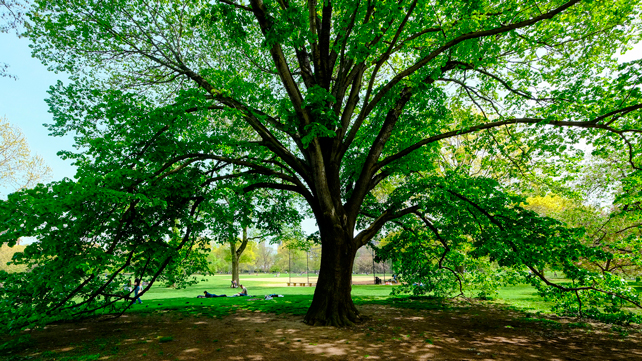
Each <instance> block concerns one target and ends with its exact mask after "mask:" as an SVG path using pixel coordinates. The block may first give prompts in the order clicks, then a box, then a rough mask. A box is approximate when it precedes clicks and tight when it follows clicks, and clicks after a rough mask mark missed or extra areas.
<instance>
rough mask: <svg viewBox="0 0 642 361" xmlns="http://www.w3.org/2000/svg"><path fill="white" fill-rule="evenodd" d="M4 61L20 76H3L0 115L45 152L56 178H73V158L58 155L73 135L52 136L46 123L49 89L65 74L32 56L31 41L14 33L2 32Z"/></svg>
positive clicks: (0, 48)
mask: <svg viewBox="0 0 642 361" xmlns="http://www.w3.org/2000/svg"><path fill="white" fill-rule="evenodd" d="M0 54H1V55H0V62H3V63H7V64H9V70H8V72H9V73H10V74H12V75H15V76H17V77H18V80H14V79H10V78H2V77H0V116H6V118H7V119H8V120H9V122H10V123H11V124H13V125H16V126H18V127H20V129H21V130H22V132H23V133H24V134H25V137H26V139H27V142H28V143H29V147H30V148H31V151H32V152H33V153H36V154H39V155H40V156H42V157H43V158H44V160H45V162H46V163H47V165H49V167H51V168H52V170H53V175H52V176H53V180H60V179H63V178H65V177H69V178H73V176H74V174H75V173H76V171H75V169H74V167H73V166H72V165H71V162H70V161H63V160H62V159H60V157H58V156H57V155H56V153H57V152H58V151H59V150H62V149H71V148H72V145H73V137H71V136H68V137H50V136H49V135H48V133H49V132H48V131H47V129H46V128H45V127H44V126H43V124H46V123H51V122H52V117H51V114H49V112H48V107H47V103H45V101H44V99H45V98H47V89H48V88H49V86H50V85H52V84H55V83H56V81H57V80H63V81H65V80H66V79H67V77H66V76H65V75H64V74H54V73H53V72H50V71H47V69H46V68H45V67H44V66H43V65H42V64H40V61H39V60H37V59H34V58H32V57H31V49H29V41H28V40H27V39H24V38H22V39H19V38H18V37H16V36H15V35H14V34H13V33H10V34H0Z"/></svg>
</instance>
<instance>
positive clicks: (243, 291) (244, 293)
mask: <svg viewBox="0 0 642 361" xmlns="http://www.w3.org/2000/svg"><path fill="white" fill-rule="evenodd" d="M239 287H240V288H241V292H239V293H237V294H235V295H232V296H229V297H239V296H247V288H245V286H243V285H242V284H239Z"/></svg>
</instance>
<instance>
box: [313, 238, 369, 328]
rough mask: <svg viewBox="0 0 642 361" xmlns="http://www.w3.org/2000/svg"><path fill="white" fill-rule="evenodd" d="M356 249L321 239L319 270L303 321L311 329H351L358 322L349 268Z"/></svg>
mask: <svg viewBox="0 0 642 361" xmlns="http://www.w3.org/2000/svg"><path fill="white" fill-rule="evenodd" d="M356 253H357V249H356V247H354V246H352V245H350V244H346V242H344V241H334V242H332V241H327V240H324V243H323V248H322V250H321V270H320V272H319V280H318V281H317V286H316V289H315V291H314V298H313V300H312V305H311V306H310V308H309V309H308V313H307V314H306V315H305V319H304V322H305V323H307V324H308V325H314V326H350V325H353V324H354V323H356V322H359V321H361V319H362V318H361V316H360V315H359V311H358V310H357V309H356V307H355V306H354V303H353V302H352V296H351V291H352V266H353V264H354V258H355V255H356Z"/></svg>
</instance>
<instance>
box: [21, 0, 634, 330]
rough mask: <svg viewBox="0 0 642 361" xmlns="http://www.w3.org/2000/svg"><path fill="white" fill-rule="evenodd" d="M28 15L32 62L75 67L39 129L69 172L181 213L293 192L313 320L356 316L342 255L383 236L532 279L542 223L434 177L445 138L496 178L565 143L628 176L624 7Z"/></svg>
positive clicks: (281, 7)
mask: <svg viewBox="0 0 642 361" xmlns="http://www.w3.org/2000/svg"><path fill="white" fill-rule="evenodd" d="M29 18H30V21H31V22H32V29H31V30H30V31H29V32H28V33H29V36H30V37H31V39H32V40H33V42H34V54H35V56H37V57H38V58H40V59H42V61H43V62H44V63H45V64H47V65H48V66H50V67H51V68H52V69H57V70H65V71H67V72H69V73H71V74H72V75H71V79H73V82H72V83H71V84H69V85H66V86H63V85H62V84H59V85H57V86H55V87H53V88H52V90H51V98H50V100H49V102H50V105H51V110H52V112H53V114H54V117H55V124H53V125H52V126H51V130H52V132H53V133H54V134H64V133H67V132H77V133H78V137H77V139H78V140H77V142H78V144H77V145H78V149H79V152H78V153H77V154H73V153H71V152H69V153H67V155H68V156H69V157H75V158H76V164H78V165H79V166H80V169H81V171H80V173H82V174H80V176H81V178H83V177H86V178H87V179H92V178H99V177H105V176H106V175H108V174H113V173H114V172H120V173H121V174H126V175H127V177H129V178H127V179H126V180H123V184H122V187H121V188H119V190H120V191H122V192H124V193H126V194H131V197H143V196H145V197H149V195H147V194H141V192H145V191H146V189H148V188H145V185H146V184H152V183H153V184H155V185H156V186H158V185H162V184H165V183H166V182H170V181H171V182H176V181H177V180H176V179H177V178H176V177H178V175H181V177H182V178H180V179H181V182H182V183H181V185H180V194H181V196H183V197H184V198H182V199H183V200H181V201H180V202H178V203H172V204H173V205H176V207H178V208H180V207H183V208H185V209H186V210H184V211H183V210H179V209H178V208H177V210H176V212H175V213H176V214H174V215H173V216H174V217H179V216H180V217H184V218H189V217H190V216H191V215H193V214H196V213H198V211H197V208H198V207H199V205H204V204H206V202H201V203H199V202H200V199H201V198H198V197H202V196H203V194H207V192H208V191H207V189H208V187H211V186H213V184H215V182H216V180H218V179H222V178H225V177H228V178H231V177H233V178H236V179H237V180H238V181H239V182H243V183H244V185H243V187H242V189H243V191H247V192H249V191H253V190H256V189H259V188H267V189H270V188H271V189H273V190H276V191H284V192H293V193H296V194H298V195H299V196H300V197H302V198H303V199H304V200H305V202H306V203H307V206H308V207H309V210H310V212H311V214H312V215H313V217H314V218H315V220H316V222H317V224H318V227H319V239H320V242H321V244H322V257H321V270H320V274H319V279H318V283H317V287H316V290H315V294H314V299H313V302H312V305H311V307H310V309H309V311H308V313H307V315H306V316H305V322H307V323H309V324H314V325H347V324H352V323H353V322H355V321H358V320H359V319H360V314H359V312H358V310H357V309H356V308H355V306H354V304H353V302H352V300H351V295H350V292H351V272H352V269H353V262H354V257H355V254H356V252H357V250H358V249H359V248H360V247H362V246H364V245H365V244H367V243H368V242H370V241H371V240H372V239H373V237H375V236H376V235H377V234H379V233H380V232H381V231H382V229H384V227H391V229H392V228H394V227H397V228H398V229H403V226H404V225H405V224H407V223H408V222H415V223H417V224H423V226H424V229H425V232H426V234H434V235H435V236H433V237H437V238H434V239H437V240H441V239H438V237H439V236H438V235H440V234H442V233H443V232H444V231H446V235H450V236H452V237H470V236H475V237H476V236H477V235H479V242H478V245H479V247H480V248H481V249H482V250H485V251H486V253H487V254H488V253H490V254H491V255H492V256H493V257H500V258H502V257H503V260H504V261H505V262H504V263H506V264H511V265H513V266H517V265H522V266H529V267H532V268H533V269H534V270H537V267H538V264H534V263H537V262H538V261H537V258H536V257H535V255H536V254H537V252H539V251H541V250H542V248H540V249H539V250H530V251H532V252H534V253H530V254H529V256H528V257H522V255H521V253H520V252H522V251H523V250H524V249H528V247H529V246H530V243H529V242H527V240H528V237H529V235H530V236H534V234H533V233H532V232H533V230H540V229H541V230H546V229H547V228H546V226H547V225H550V223H547V222H548V221H545V220H543V221H537V220H536V217H534V216H533V217H532V215H531V214H528V216H523V217H522V216H521V214H522V213H520V212H521V211H520V209H518V208H514V207H513V206H514V203H513V202H519V200H518V199H516V198H511V197H510V196H505V195H503V193H502V192H503V190H502V189H504V188H502V185H501V184H498V183H497V182H493V181H491V180H490V179H488V180H487V179H482V178H480V177H479V176H476V177H473V176H470V175H466V174H463V173H452V172H450V173H449V172H443V171H442V170H440V168H439V166H438V163H439V162H438V158H440V157H441V156H442V151H441V147H442V145H443V144H445V143H444V142H447V141H448V140H449V139H450V138H456V137H460V136H462V135H466V134H473V133H474V134H476V135H477V136H478V137H479V139H481V140H483V141H484V142H486V144H487V147H486V148H485V149H486V151H485V152H483V153H482V154H480V155H479V157H480V158H484V157H486V156H492V155H493V154H491V153H493V152H494V153H496V154H499V155H501V156H502V157H503V159H504V160H507V161H506V162H504V163H502V164H503V165H502V167H513V168H512V169H513V171H514V172H509V173H510V174H519V173H520V172H522V171H524V170H525V169H524V168H528V167H529V166H528V164H530V163H529V162H530V161H536V162H541V161H542V160H550V161H551V162H553V163H554V165H552V166H550V167H542V168H538V169H533V168H532V167H531V168H530V169H526V170H525V171H527V172H529V171H530V172H531V173H532V174H533V175H534V176H535V175H536V176H538V177H543V178H545V177H550V176H552V177H559V176H561V175H562V173H560V172H562V171H564V170H565V167H567V166H568V165H569V164H572V162H573V161H577V159H578V157H577V156H575V155H574V154H570V153H567V152H566V149H567V148H568V147H569V146H572V145H573V144H576V143H578V142H580V141H583V142H585V143H587V144H590V145H592V146H593V147H595V148H596V149H598V150H600V151H602V152H628V154H629V157H628V159H629V163H630V166H631V169H630V170H631V171H635V170H637V169H638V167H639V166H640V161H641V159H640V152H639V149H640V134H641V132H642V124H641V123H640V111H639V110H640V109H642V104H641V102H640V100H641V99H640V98H641V93H640V89H639V84H640V82H641V79H640V76H639V75H640V71H641V70H640V65H641V63H640V62H639V61H634V62H630V63H626V64H618V61H617V58H616V57H615V55H616V54H617V53H618V52H619V51H623V50H626V49H628V48H630V47H631V46H632V44H634V43H635V42H637V41H638V40H639V35H640V21H639V18H640V4H639V2H638V1H631V0H612V1H582V0H570V1H568V0H542V1H518V0H506V1H494V0H493V1H491V0H485V1H483V0H480V1H468V0H466V1H464V0H454V1H435V0H408V1H404V0H400V1H383V0H368V1H365V0H364V1H355V0H337V1H334V0H325V1H316V0H308V1H302V0H274V1H261V0H250V1H249V2H246V1H241V0H214V1H198V0H195V1H146V0H119V1H108V2H105V1H67V0H65V1H63V0H54V1H52V0H46V1H45V0H41V1H36V7H35V8H34V9H33V10H32V12H31V13H30V17H29ZM515 155H519V157H516V156H515ZM489 159H491V158H489ZM562 161H563V162H562ZM520 162H521V163H520ZM555 162H557V163H555ZM569 162H570V163H569ZM482 163H484V162H483V161H482ZM214 164H215V165H216V167H218V168H216V169H214V168H212V167H214V166H213V165H214ZM525 165H526V167H525ZM506 169H507V168H506ZM637 171H638V172H639V170H637ZM168 173H171V176H166V174H168ZM464 173H465V172H464ZM492 174H496V173H494V172H491V174H490V176H492ZM507 179H508V182H509V183H511V184H513V183H512V182H513V181H512V180H511V179H512V178H502V179H501V180H507ZM554 179H556V178H554ZM632 179H633V178H632ZM113 186H114V187H115V186H116V185H113ZM162 187H164V188H163V189H175V187H174V188H173V187H172V186H170V185H167V186H162ZM382 188H384V189H385V192H380V190H381V189H382ZM629 191H630V192H629V193H630V194H629V198H628V200H629V201H630V202H632V203H635V202H636V201H639V199H638V198H636V197H639V195H634V193H635V187H632V188H629ZM377 192H379V193H377ZM189 194H193V195H194V197H196V199H197V200H196V201H194V200H190V197H189V196H188V195H189ZM486 195H487V196H488V201H485V199H486V197H485V196H486ZM155 197H160V198H161V199H162V198H163V197H165V198H167V199H170V198H171V199H176V198H177V196H176V195H175V194H171V192H168V193H164V194H160V193H155ZM137 204H138V203H131V206H130V207H129V208H126V209H135V207H137ZM431 207H432V208H431ZM452 207H458V208H457V209H456V210H455V209H453V208H452ZM445 210H450V211H445ZM130 213H131V214H133V213H134V211H131V212H130ZM178 213H180V214H178ZM448 217H451V218H449V219H448ZM511 217H517V218H519V217H522V219H527V220H528V222H521V221H512V220H511V219H512V218H511ZM480 219H481V220H482V221H480ZM431 220H432V222H431ZM437 220H439V221H440V222H436V221H437ZM458 220H461V221H462V222H463V221H466V222H468V223H467V224H460V223H458ZM34 222H35V221H34ZM404 222H406V223H404ZM435 222H436V223H439V224H441V226H443V227H445V228H444V229H443V230H440V229H438V228H437V227H436V226H435V224H433V223H435ZM533 222H539V223H537V224H538V227H533ZM184 224H190V222H187V221H184ZM459 226H461V227H464V226H465V227H466V232H468V234H466V233H462V232H461V231H458V232H455V231H454V229H456V228H457V227H459ZM475 226H477V227H478V228H479V229H475V228H474V227H475ZM453 227H454V228H453ZM480 227H481V228H480ZM518 230H527V231H528V232H530V233H528V232H521V233H520V232H519V231H518ZM555 230H558V231H560V232H562V230H560V229H559V228H558V227H557V226H556V227H555ZM190 231H192V232H193V231H194V230H193V229H190ZM567 233H568V235H572V234H573V232H571V231H569V232H567ZM513 235H518V236H519V237H518V241H519V242H512V239H511V237H512V236H513ZM114 237H116V236H114ZM538 237H539V238H538V239H540V240H541V242H544V241H546V242H557V243H559V244H564V242H565V241H564V237H561V236H559V234H557V235H556V234H553V233H551V232H544V233H542V234H541V235H539V236H538ZM484 240H487V241H488V243H487V244H486V247H485V248H484V243H483V242H484ZM443 241H444V243H443V244H444V247H446V248H447V247H448V240H443ZM557 243H556V244H557ZM571 243H572V242H571ZM492 247H494V248H492ZM538 247H543V249H546V247H545V246H544V245H543V243H542V244H539V246H538ZM555 249H558V248H555ZM559 249H560V250H565V248H564V247H559ZM560 252H562V251H560ZM482 253H483V252H482ZM561 254H563V252H562V253H560V255H558V256H560V257H562V256H561ZM152 263H153V262H152ZM542 276H543V275H542ZM560 287H562V288H563V289H565V290H566V291H568V292H573V291H574V289H572V288H568V287H564V286H560ZM609 292H610V291H609Z"/></svg>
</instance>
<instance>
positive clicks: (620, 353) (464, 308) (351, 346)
mask: <svg viewBox="0 0 642 361" xmlns="http://www.w3.org/2000/svg"><path fill="white" fill-rule="evenodd" d="M249 302H252V301H249ZM253 302H269V301H263V300H260V301H253ZM416 302H421V301H416ZM211 307H216V306H211ZM432 308H433V309H425V308H423V309H422V307H417V308H416V309H415V308H398V307H391V306H388V305H377V304H366V305H361V306H360V309H361V310H362V312H363V313H364V314H366V315H370V318H371V319H370V320H369V321H367V322H365V323H363V324H360V325H357V326H354V327H351V328H343V329H337V328H333V327H309V326H307V325H305V324H303V323H302V322H301V320H302V317H301V316H293V315H290V314H280V315H277V314H273V313H262V312H258V311H252V310H247V309H238V310H236V312H235V313H232V314H229V315H227V316H223V317H222V318H211V317H207V316H205V315H199V314H196V315H186V314H184V313H180V312H179V311H176V310H172V311H157V312H153V313H149V314H128V315H125V316H123V317H122V318H119V319H115V320H114V319H112V320H108V321H97V320H89V321H84V322H78V323H73V324H57V325H51V326H48V327H47V328H46V329H45V330H41V331H37V332H34V333H33V335H32V342H31V344H30V346H29V347H28V348H27V349H24V350H21V351H20V352H19V353H18V354H14V355H6V356H4V357H7V359H8V360H16V361H17V360H40V359H42V360H54V359H55V360H98V359H100V360H360V359H368V360H373V359H375V360H376V359H378V360H434V359H437V360H587V359H595V360H626V359H629V360H638V359H642V333H640V332H639V331H638V330H636V329H631V328H623V327H618V326H610V325H604V324H596V323H585V322H574V320H567V319H555V318H541V317H536V316H533V315H531V316H530V317H529V316H528V315H525V314H523V313H519V312H514V311H509V310H506V309H505V308H501V307H498V306H493V305H485V304H479V305H472V306H471V305H467V304H460V305H459V306H454V307H452V306H450V307H448V309H440V308H439V307H432Z"/></svg>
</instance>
